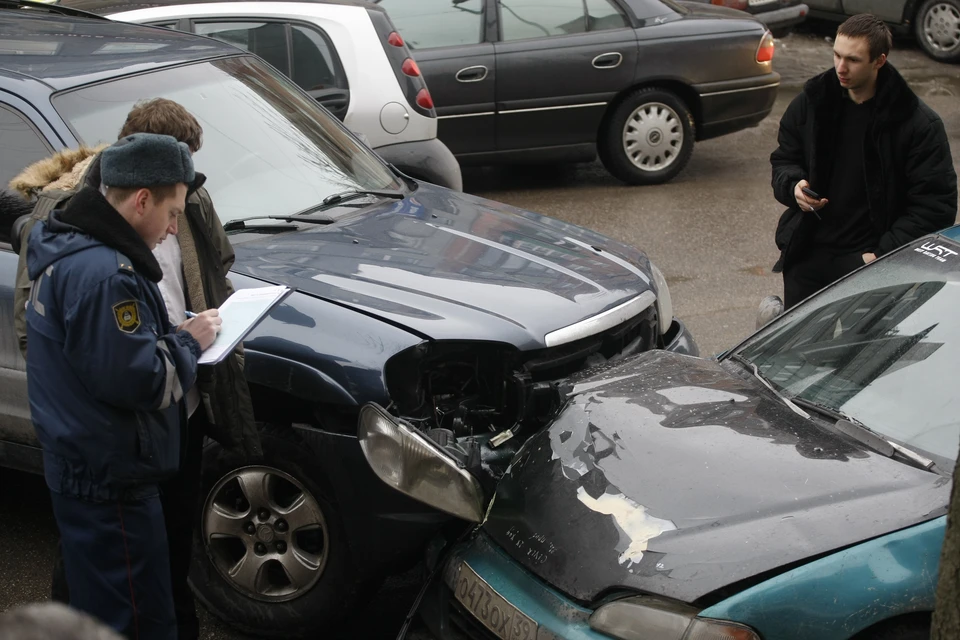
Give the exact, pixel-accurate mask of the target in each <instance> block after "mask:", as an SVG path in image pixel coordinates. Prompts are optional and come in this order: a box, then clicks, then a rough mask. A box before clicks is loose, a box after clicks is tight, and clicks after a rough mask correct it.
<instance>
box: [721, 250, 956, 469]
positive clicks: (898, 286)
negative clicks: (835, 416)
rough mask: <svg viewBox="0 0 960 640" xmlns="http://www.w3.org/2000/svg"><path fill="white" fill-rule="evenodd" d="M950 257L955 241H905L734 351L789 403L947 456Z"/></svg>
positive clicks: (952, 407)
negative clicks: (814, 408)
mask: <svg viewBox="0 0 960 640" xmlns="http://www.w3.org/2000/svg"><path fill="white" fill-rule="evenodd" d="M958 254H960V245H957V244H955V243H953V242H952V241H950V240H947V239H945V238H943V237H939V238H935V239H932V240H924V241H920V242H917V243H915V244H912V245H909V246H908V247H907V248H905V249H903V250H901V251H899V252H897V253H896V254H895V255H892V256H890V257H888V258H886V259H884V260H882V261H881V262H878V263H876V264H875V265H872V266H871V267H869V268H866V269H863V270H861V271H859V272H857V273H855V274H853V275H852V276H850V277H848V278H847V279H846V280H843V281H841V282H839V283H838V284H836V285H834V286H833V287H831V288H829V289H828V290H826V291H825V292H823V293H821V294H819V295H817V296H815V297H814V298H812V299H811V300H809V301H808V302H806V303H804V304H801V305H799V306H797V307H795V308H794V309H792V310H791V311H790V312H788V313H787V314H785V315H784V316H783V317H781V318H779V319H778V320H777V321H775V322H773V323H772V324H771V325H770V326H769V327H767V328H766V329H764V330H763V331H761V332H760V333H758V334H757V335H756V336H754V337H752V338H750V339H749V340H748V341H747V342H746V343H744V344H743V345H741V346H740V347H739V348H738V349H736V350H735V353H736V354H737V355H739V356H740V357H742V358H745V359H747V360H749V361H750V362H752V363H753V364H755V365H756V366H757V369H758V370H759V372H760V374H761V375H762V376H763V377H764V378H766V379H767V380H768V381H769V382H770V383H771V384H772V385H773V386H774V387H775V388H776V389H777V390H779V391H780V392H781V393H782V394H783V395H784V396H786V397H788V398H793V399H797V400H805V401H807V402H810V403H813V404H816V405H819V406H821V407H824V408H827V409H829V410H832V411H834V412H838V413H841V414H843V415H846V416H848V417H850V418H853V419H854V420H856V421H858V422H860V423H862V424H863V425H865V426H866V427H868V428H870V429H871V430H873V431H875V432H877V433H878V434H880V435H881V436H884V437H886V438H888V439H891V440H893V441H895V442H898V443H901V444H903V445H905V446H907V447H909V448H911V449H914V450H915V451H917V452H926V453H928V454H932V455H934V456H937V457H939V458H941V459H946V460H950V461H953V460H956V458H957V448H958V444H960V393H958V392H957V378H956V377H955V376H956V375H957V371H958V369H960V322H958V315H960V255H958ZM948 470H949V469H948Z"/></svg>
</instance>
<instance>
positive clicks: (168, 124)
mask: <svg viewBox="0 0 960 640" xmlns="http://www.w3.org/2000/svg"><path fill="white" fill-rule="evenodd" d="M133 133H159V134H161V135H165V136H173V137H174V138H176V139H177V140H179V141H180V142H183V143H184V144H186V145H187V146H188V147H190V152H191V153H196V152H197V151H199V150H200V146H201V145H202V144H203V127H201V126H200V123H199V122H197V119H196V118H194V117H193V114H192V113H190V112H189V111H187V110H186V108H185V107H184V106H183V105H182V104H180V103H179V102H174V101H173V100H167V99H166V98H151V99H150V100H141V101H140V102H137V104H135V105H133V109H131V110H130V113H128V114H127V120H126V122H124V123H123V128H122V129H121V130H120V135H119V136H117V139H118V140H119V139H120V138H126V137H127V136H129V135H130V134H133Z"/></svg>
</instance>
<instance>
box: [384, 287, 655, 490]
mask: <svg viewBox="0 0 960 640" xmlns="http://www.w3.org/2000/svg"><path fill="white" fill-rule="evenodd" d="M657 326H658V325H657V314H656V309H655V306H654V305H651V306H650V307H648V308H647V309H646V310H644V311H643V312H641V313H640V314H638V315H636V316H634V317H633V318H631V319H629V320H627V321H626V322H624V323H622V324H621V325H618V326H617V327H613V328H612V329H609V330H607V331H605V332H602V333H599V334H597V335H594V336H589V337H587V338H583V339H580V340H577V341H575V342H570V343H567V344H564V345H560V346H556V347H550V348H544V349H538V350H535V351H527V352H522V351H519V350H518V349H516V348H515V347H513V346H512V345H508V344H503V343H490V342H469V341H425V342H421V343H419V344H417V345H416V346H414V347H412V348H410V349H407V350H406V351H403V352H401V353H399V354H397V355H396V356H394V357H393V358H391V359H390V360H389V361H388V362H387V365H386V371H385V373H386V382H387V389H388V390H389V392H390V398H391V404H390V405H389V406H388V407H387V410H388V411H389V412H390V413H391V414H393V415H395V416H396V417H398V418H400V419H402V420H404V421H406V422H407V423H409V424H410V425H412V426H414V427H415V428H417V429H419V430H420V431H421V432H423V433H424V434H425V435H426V436H427V437H429V438H430V439H431V440H433V441H434V442H436V443H437V444H438V445H440V447H441V448H443V450H444V451H446V452H447V453H448V454H449V455H450V456H452V457H453V458H455V459H456V460H457V461H458V462H459V463H460V465H461V466H462V467H463V468H465V469H467V470H468V471H470V472H471V473H472V474H473V475H474V476H475V477H476V478H477V479H478V480H479V481H480V483H481V485H482V486H484V489H489V490H491V491H492V489H493V487H494V486H495V485H496V482H497V481H498V480H499V479H500V477H501V476H502V475H503V473H504V471H505V470H506V467H507V465H509V463H510V460H511V459H512V458H513V455H514V453H515V452H516V450H517V449H518V448H519V447H520V445H521V444H523V442H525V441H526V440H527V439H528V438H529V437H530V436H532V435H533V434H534V433H536V432H537V431H538V430H539V429H540V428H542V427H543V426H544V425H546V424H547V423H549V422H550V421H551V420H552V419H553V417H554V416H555V415H556V413H557V411H558V410H559V409H560V408H561V407H562V406H563V403H564V402H565V397H564V394H563V392H562V390H561V387H560V383H562V382H563V381H564V379H566V378H568V377H569V376H573V375H575V374H580V373H582V372H584V371H587V370H589V369H591V368H593V367H596V366H599V365H602V364H605V363H608V362H613V361H616V360H619V359H621V358H625V357H628V356H630V355H633V354H636V353H640V352H642V351H646V350H648V349H651V348H656V347H657V346H662V345H660V336H659V334H658V330H657Z"/></svg>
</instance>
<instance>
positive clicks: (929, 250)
mask: <svg viewBox="0 0 960 640" xmlns="http://www.w3.org/2000/svg"><path fill="white" fill-rule="evenodd" d="M914 251H916V252H917V253H922V254H923V255H925V256H928V257H930V258H933V259H934V260H936V261H937V262H946V261H947V258H949V257H951V256H955V255H957V252H956V251H954V250H953V249H948V248H946V247H945V246H943V245H942V244H937V243H935V242H924V243H923V244H922V245H920V246H919V247H917V248H916V249H914Z"/></svg>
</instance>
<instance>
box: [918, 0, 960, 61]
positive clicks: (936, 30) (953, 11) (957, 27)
mask: <svg viewBox="0 0 960 640" xmlns="http://www.w3.org/2000/svg"><path fill="white" fill-rule="evenodd" d="M923 33H924V35H925V36H926V39H927V43H928V44H929V45H930V46H931V48H933V49H935V50H937V51H943V52H949V51H953V50H954V49H956V48H958V47H960V10H958V9H957V8H956V7H954V6H953V5H951V4H947V3H945V2H942V3H940V4H935V5H933V6H932V7H931V8H930V10H929V11H927V15H925V16H924V18H923Z"/></svg>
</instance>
